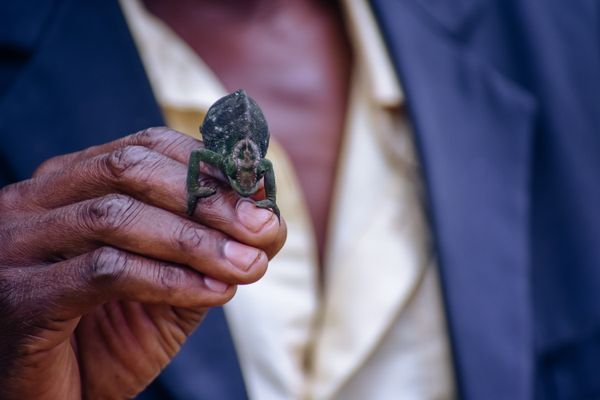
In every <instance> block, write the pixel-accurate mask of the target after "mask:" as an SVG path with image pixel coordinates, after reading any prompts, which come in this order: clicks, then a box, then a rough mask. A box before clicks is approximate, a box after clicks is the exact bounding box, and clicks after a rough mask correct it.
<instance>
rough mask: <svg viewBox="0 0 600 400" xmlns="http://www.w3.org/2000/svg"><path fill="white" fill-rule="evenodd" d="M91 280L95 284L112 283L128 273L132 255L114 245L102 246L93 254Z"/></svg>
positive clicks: (90, 269)
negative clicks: (113, 246)
mask: <svg viewBox="0 0 600 400" xmlns="http://www.w3.org/2000/svg"><path fill="white" fill-rule="evenodd" d="M90 257H91V262H90V268H89V277H90V280H91V281H92V282H93V283H95V284H110V283H114V282H116V281H119V280H121V279H122V278H123V276H124V275H125V274H126V272H127V270H128V267H129V263H130V256H129V255H128V254H127V253H125V252H123V251H120V250H117V249H115V248H112V247H101V248H99V249H98V250H96V251H94V252H93V253H92V254H91V256H90Z"/></svg>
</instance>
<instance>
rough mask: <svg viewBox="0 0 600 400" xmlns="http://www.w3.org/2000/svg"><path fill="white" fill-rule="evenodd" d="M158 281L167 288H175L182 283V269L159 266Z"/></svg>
mask: <svg viewBox="0 0 600 400" xmlns="http://www.w3.org/2000/svg"><path fill="white" fill-rule="evenodd" d="M156 274H157V277H156V278H157V281H158V282H159V283H160V285H161V286H162V287H165V288H167V289H173V288H176V287H178V286H180V285H181V283H182V281H183V279H182V272H181V270H180V269H177V268H173V267H169V268H157V271H156Z"/></svg>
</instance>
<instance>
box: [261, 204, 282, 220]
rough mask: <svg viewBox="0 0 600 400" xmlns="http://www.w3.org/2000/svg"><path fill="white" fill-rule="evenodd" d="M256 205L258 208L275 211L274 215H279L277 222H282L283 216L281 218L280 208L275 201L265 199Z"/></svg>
mask: <svg viewBox="0 0 600 400" xmlns="http://www.w3.org/2000/svg"><path fill="white" fill-rule="evenodd" d="M255 204H256V207H259V208H267V209H270V210H271V211H273V213H274V214H275V215H277V220H278V221H279V222H281V216H280V213H279V207H277V204H275V202H274V201H271V200H268V199H265V200H260V201H257V202H256V203H255Z"/></svg>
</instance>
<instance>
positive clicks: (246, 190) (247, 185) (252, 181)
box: [236, 170, 257, 196]
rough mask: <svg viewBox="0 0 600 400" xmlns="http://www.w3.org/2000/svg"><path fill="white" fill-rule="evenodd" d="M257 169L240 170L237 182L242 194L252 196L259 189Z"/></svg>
mask: <svg viewBox="0 0 600 400" xmlns="http://www.w3.org/2000/svg"><path fill="white" fill-rule="evenodd" d="M256 178H257V177H256V172H255V171H252V170H250V171H244V170H242V171H239V172H238V174H237V176H236V183H237V186H238V189H239V193H240V194H241V195H245V196H250V195H251V194H254V193H255V192H256V190H257V184H256V183H257V179H256Z"/></svg>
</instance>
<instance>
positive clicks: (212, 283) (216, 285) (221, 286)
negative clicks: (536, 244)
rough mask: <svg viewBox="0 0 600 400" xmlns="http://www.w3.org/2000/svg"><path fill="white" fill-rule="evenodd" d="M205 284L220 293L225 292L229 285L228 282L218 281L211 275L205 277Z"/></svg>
mask: <svg viewBox="0 0 600 400" xmlns="http://www.w3.org/2000/svg"><path fill="white" fill-rule="evenodd" d="M204 284H205V285H206V286H207V287H208V288H209V289H210V290H212V291H213V292H219V293H225V291H226V290H227V288H228V287H229V285H228V284H226V283H223V282H221V281H218V280H216V279H213V278H211V277H209V276H205V277H204Z"/></svg>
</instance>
